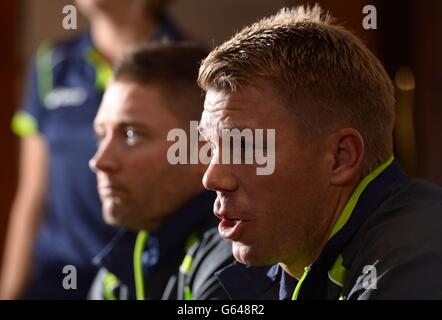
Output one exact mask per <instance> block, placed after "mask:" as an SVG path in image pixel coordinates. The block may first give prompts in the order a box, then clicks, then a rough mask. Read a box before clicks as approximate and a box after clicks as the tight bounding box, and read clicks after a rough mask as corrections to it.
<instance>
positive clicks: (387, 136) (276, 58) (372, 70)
mask: <svg viewBox="0 0 442 320" xmlns="http://www.w3.org/2000/svg"><path fill="white" fill-rule="evenodd" d="M256 80H264V81H266V82H268V83H270V84H271V86H272V87H273V88H274V89H276V92H277V93H279V94H280V97H281V98H282V101H284V104H285V105H287V106H288V107H290V108H291V109H292V110H294V112H295V114H296V116H297V117H298V118H299V120H300V121H297V123H298V122H299V125H300V126H301V128H302V130H303V131H304V132H306V134H307V135H310V136H316V137H317V136H318V135H317V133H324V132H327V131H328V130H332V129H336V128H337V127H338V126H340V127H347V126H351V127H354V128H355V129H357V130H358V131H359V132H360V133H361V135H362V137H363V139H364V144H365V155H364V171H371V170H373V169H374V168H375V167H377V166H378V165H379V164H381V163H382V162H384V161H386V160H387V159H388V157H389V156H391V154H392V149H393V142H392V141H393V127H394V118H395V111H394V104H395V98H394V87H393V84H392V82H391V80H390V79H389V77H388V75H387V73H386V71H385V69H384V67H383V66H382V64H381V63H380V62H379V60H378V59H377V58H376V57H375V56H374V55H373V54H372V53H371V52H370V51H369V50H368V49H367V47H366V46H365V45H364V44H363V43H362V42H361V41H360V40H359V39H358V38H357V37H356V36H355V35H354V34H352V33H351V32H350V31H348V30H346V29H345V28H343V27H342V26H339V25H336V24H334V19H333V18H332V17H331V16H330V15H329V14H328V13H324V12H323V11H322V9H321V8H320V7H319V6H318V5H316V6H314V7H304V6H299V7H295V8H292V9H282V10H281V11H280V12H278V13H277V14H276V15H273V16H271V17H268V18H264V19H262V20H260V21H258V22H256V23H254V24H252V25H251V26H248V27H245V28H244V29H243V30H241V31H240V32H238V33H237V34H236V35H235V36H233V37H232V38H231V39H230V40H228V41H227V42H225V43H223V44H222V45H220V46H218V47H217V48H215V49H214V50H213V51H212V52H211V53H210V54H209V55H208V57H207V58H206V59H205V60H204V61H203V62H202V65H201V67H200V71H199V78H198V83H199V85H200V86H201V87H202V88H203V89H204V90H206V91H207V90H208V89H216V90H230V91H235V90H237V89H239V88H240V87H241V86H242V85H245V84H249V85H253V83H255V82H256ZM295 106H296V107H295Z"/></svg>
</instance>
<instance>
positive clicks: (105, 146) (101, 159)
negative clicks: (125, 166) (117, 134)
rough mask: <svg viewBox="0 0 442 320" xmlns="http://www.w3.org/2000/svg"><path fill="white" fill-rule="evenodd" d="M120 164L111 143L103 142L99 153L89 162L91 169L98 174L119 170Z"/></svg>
mask: <svg viewBox="0 0 442 320" xmlns="http://www.w3.org/2000/svg"><path fill="white" fill-rule="evenodd" d="M118 167H119V164H118V159H117V155H116V151H115V150H114V147H113V146H112V142H111V141H103V142H102V143H101V144H100V146H99V147H98V150H97V152H96V153H95V155H94V156H93V157H92V159H90V160H89V168H90V169H91V170H92V171H93V172H95V173H97V172H98V171H103V172H112V171H116V170H118Z"/></svg>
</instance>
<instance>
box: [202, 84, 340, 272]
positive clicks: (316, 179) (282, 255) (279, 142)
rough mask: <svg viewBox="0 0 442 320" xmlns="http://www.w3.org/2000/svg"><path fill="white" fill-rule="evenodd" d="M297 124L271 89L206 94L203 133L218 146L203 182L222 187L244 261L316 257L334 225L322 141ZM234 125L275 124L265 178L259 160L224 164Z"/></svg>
mask: <svg viewBox="0 0 442 320" xmlns="http://www.w3.org/2000/svg"><path fill="white" fill-rule="evenodd" d="M292 107H294V108H296V106H292ZM296 121H297V120H295V118H294V115H293V112H292V111H289V110H288V109H287V108H286V107H284V106H282V105H281V104H280V102H278V101H277V99H275V96H274V93H273V92H271V91H270V90H268V89H266V88H265V87H262V88H258V87H252V86H243V87H241V88H240V89H239V90H237V91H236V92H233V93H231V92H225V91H216V90H208V92H207V94H206V100H205V105H204V112H203V114H202V118H201V122H200V131H201V133H202V135H203V136H204V137H205V138H206V139H207V140H209V141H211V142H212V143H213V144H214V154H213V158H212V162H211V164H210V166H209V168H208V169H207V171H206V174H205V176H204V179H203V184H204V186H205V187H206V188H207V189H210V190H215V191H216V192H217V199H216V202H215V206H214V213H215V215H216V216H218V217H219V218H220V219H221V222H220V224H219V232H220V233H221V235H222V236H223V237H224V238H226V239H229V240H231V241H232V242H233V253H234V256H235V258H236V259H237V260H238V261H240V262H243V263H249V264H254V265H267V264H274V263H277V262H284V263H286V264H291V263H293V261H298V260H299V259H301V260H302V259H305V260H308V259H309V255H310V254H311V252H312V250H313V249H314V248H316V247H317V246H318V245H319V244H320V243H321V242H322V241H323V238H324V235H325V234H326V233H327V230H328V229H329V227H330V224H331V223H332V221H331V219H332V217H331V216H327V214H325V213H324V212H326V211H324V210H322V207H323V206H324V205H325V204H326V203H327V201H328V200H327V197H328V191H327V190H328V189H327V187H328V179H327V173H326V172H327V171H326V169H325V167H326V164H325V162H324V161H323V152H322V151H321V144H320V143H319V142H318V143H308V142H307V141H306V140H305V139H303V135H302V133H301V132H300V131H299V130H298V127H297V126H296ZM227 128H250V129H252V130H253V129H275V143H276V145H275V153H276V154H275V156H276V159H275V160H276V162H275V170H274V172H273V174H270V175H257V174H256V165H255V164H253V165H251V164H249V165H247V164H240V165H238V164H237V165H235V164H222V161H219V156H220V154H222V144H221V143H219V141H218V136H219V135H220V131H221V130H222V129H227ZM217 157H218V162H216V159H217Z"/></svg>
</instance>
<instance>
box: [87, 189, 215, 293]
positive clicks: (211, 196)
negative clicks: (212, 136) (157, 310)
mask: <svg viewBox="0 0 442 320" xmlns="http://www.w3.org/2000/svg"><path fill="white" fill-rule="evenodd" d="M215 198H216V194H215V193H214V192H212V191H203V192H202V193H200V194H198V195H196V196H195V197H194V198H193V199H191V200H190V201H189V202H188V203H186V204H185V205H184V206H183V207H181V208H180V209H178V210H177V211H175V212H174V213H173V214H171V215H170V216H168V217H167V219H166V220H165V221H164V222H163V223H162V224H161V226H160V227H159V228H158V230H156V231H154V232H151V233H149V236H148V241H147V243H146V246H145V248H144V250H143V254H142V259H141V262H142V269H143V274H144V287H145V290H146V299H149V300H158V299H161V298H162V296H163V294H164V291H165V290H166V286H167V285H168V283H169V282H170V279H171V277H173V275H175V274H177V271H178V267H179V265H180V264H181V263H182V260H183V258H184V256H185V253H186V250H187V249H186V247H188V245H190V243H189V242H191V240H195V241H198V240H200V239H199V238H200V236H201V235H202V234H203V233H204V232H205V231H206V230H207V229H209V228H212V227H214V226H215V225H216V224H217V222H218V220H217V219H216V218H215V216H214V215H213V214H212V212H213V203H214V201H215ZM136 235H137V234H136V233H135V232H132V231H127V230H121V231H120V232H119V233H118V234H117V235H116V236H115V237H114V239H112V241H111V242H110V243H109V244H108V245H107V246H106V247H105V248H104V249H103V250H102V251H101V252H100V253H99V254H98V255H97V256H96V257H95V258H94V264H96V265H97V266H99V267H100V268H104V269H105V270H106V272H107V273H111V274H113V275H115V277H116V279H118V287H119V288H117V287H115V288H114V291H115V292H116V294H115V295H116V296H118V291H119V289H121V287H122V286H124V287H126V288H127V297H125V299H130V300H132V299H135V298H136V294H135V278H134V261H133V256H134V247H135V238H136ZM128 248H130V250H129V249H128ZM97 279H98V281H101V280H102V279H101V277H100V276H98V278H97ZM100 286H101V285H100ZM92 290H93V289H92ZM102 293H103V292H100V293H97V294H98V295H102ZM90 298H91V299H102V297H97V296H91V297H90ZM119 299H123V298H122V297H119Z"/></svg>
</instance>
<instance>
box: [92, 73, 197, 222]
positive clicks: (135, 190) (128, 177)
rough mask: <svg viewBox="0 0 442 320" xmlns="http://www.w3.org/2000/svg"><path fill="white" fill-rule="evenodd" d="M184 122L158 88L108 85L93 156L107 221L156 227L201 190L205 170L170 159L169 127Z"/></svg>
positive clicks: (100, 111)
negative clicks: (168, 155) (196, 169)
mask: <svg viewBox="0 0 442 320" xmlns="http://www.w3.org/2000/svg"><path fill="white" fill-rule="evenodd" d="M187 125H188V124H187ZM183 127H184V125H183V122H182V121H181V120H179V119H178V118H177V117H175V116H174V115H173V114H172V113H171V112H170V111H169V110H168V108H167V106H166V105H165V102H164V99H163V96H162V92H161V91H160V89H159V88H157V87H153V86H142V85H138V84H135V83H130V82H112V83H111V84H110V85H109V86H108V88H107V90H106V92H105V94H104V97H103V101H102V104H101V106H100V109H99V111H98V114H97V116H96V119H95V122H94V128H95V132H96V134H97V137H98V140H99V148H98V151H97V153H96V154H95V156H94V157H93V158H92V159H91V162H90V166H91V168H92V169H93V170H94V171H95V172H96V173H97V181H98V191H99V194H100V198H101V201H102V203H103V209H102V210H103V216H104V219H105V221H106V222H108V223H110V224H112V225H118V226H122V227H126V228H129V229H134V230H139V229H147V230H153V229H155V228H156V227H158V225H159V224H160V223H161V221H163V219H164V218H165V217H167V216H168V215H170V214H171V213H172V212H173V211H174V210H176V209H178V208H179V207H180V206H182V205H183V204H184V203H185V202H186V201H188V200H189V199H190V198H191V197H192V196H194V195H195V194H196V193H198V192H199V191H201V189H202V185H201V176H202V174H200V173H197V172H196V171H195V168H193V167H191V166H190V165H189V166H187V165H177V166H173V165H170V164H169V162H168V161H167V149H168V148H169V146H170V143H171V142H168V141H167V139H166V137H167V133H168V131H169V130H170V129H173V128H183ZM200 171H201V169H200Z"/></svg>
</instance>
